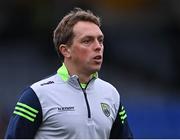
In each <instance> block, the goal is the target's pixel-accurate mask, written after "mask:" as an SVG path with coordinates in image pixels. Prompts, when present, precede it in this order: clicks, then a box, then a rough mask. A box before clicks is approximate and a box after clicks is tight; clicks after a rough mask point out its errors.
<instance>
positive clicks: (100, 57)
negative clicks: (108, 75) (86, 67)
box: [94, 55, 102, 60]
mask: <svg viewBox="0 0 180 140" xmlns="http://www.w3.org/2000/svg"><path fill="white" fill-rule="evenodd" d="M94 59H96V60H101V59H102V56H101V55H97V56H95V57H94Z"/></svg>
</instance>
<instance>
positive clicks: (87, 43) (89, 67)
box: [69, 21, 104, 74]
mask: <svg viewBox="0 0 180 140" xmlns="http://www.w3.org/2000/svg"><path fill="white" fill-rule="evenodd" d="M73 32H74V39H73V43H72V45H71V46H70V48H69V49H70V55H71V61H72V63H73V65H74V66H75V67H76V70H77V71H79V72H85V73H86V74H92V73H94V72H96V71H99V70H100V68H101V64H102V61H103V50H104V46H103V39H104V36H103V33H102V31H101V30H100V28H99V27H98V26H97V25H96V24H94V23H91V22H84V21H80V22H78V23H77V24H75V25H74V28H73Z"/></svg>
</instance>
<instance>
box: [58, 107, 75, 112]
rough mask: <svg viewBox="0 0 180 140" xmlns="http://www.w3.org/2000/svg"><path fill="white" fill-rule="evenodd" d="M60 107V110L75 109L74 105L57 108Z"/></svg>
mask: <svg viewBox="0 0 180 140" xmlns="http://www.w3.org/2000/svg"><path fill="white" fill-rule="evenodd" d="M57 109H58V111H61V112H62V111H74V110H75V109H74V106H69V107H58V108H57Z"/></svg>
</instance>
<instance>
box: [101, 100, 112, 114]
mask: <svg viewBox="0 0 180 140" xmlns="http://www.w3.org/2000/svg"><path fill="white" fill-rule="evenodd" d="M101 108H102V111H103V113H104V115H106V116H107V117H109V116H110V107H109V105H108V104H106V103H101Z"/></svg>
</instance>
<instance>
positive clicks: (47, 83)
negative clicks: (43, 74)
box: [41, 81, 54, 86]
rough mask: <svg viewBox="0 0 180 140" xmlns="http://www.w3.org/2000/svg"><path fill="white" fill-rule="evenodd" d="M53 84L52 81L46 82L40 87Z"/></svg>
mask: <svg viewBox="0 0 180 140" xmlns="http://www.w3.org/2000/svg"><path fill="white" fill-rule="evenodd" d="M53 83H54V81H48V82H46V83H42V84H41V86H44V85H49V84H53Z"/></svg>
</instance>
